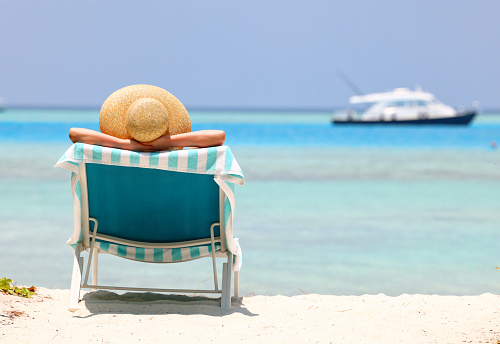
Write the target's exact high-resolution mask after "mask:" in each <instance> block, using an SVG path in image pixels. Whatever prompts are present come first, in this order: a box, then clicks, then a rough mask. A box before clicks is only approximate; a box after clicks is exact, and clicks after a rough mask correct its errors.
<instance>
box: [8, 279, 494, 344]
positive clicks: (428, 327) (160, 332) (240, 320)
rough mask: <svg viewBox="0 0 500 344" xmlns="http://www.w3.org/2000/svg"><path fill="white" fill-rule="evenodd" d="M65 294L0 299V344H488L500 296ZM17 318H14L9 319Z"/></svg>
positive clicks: (48, 292)
mask: <svg viewBox="0 0 500 344" xmlns="http://www.w3.org/2000/svg"><path fill="white" fill-rule="evenodd" d="M68 297H69V291H68V290H49V289H43V288H39V289H38V290H37V295H35V296H33V297H32V298H31V299H25V298H21V297H17V296H8V295H3V294H0V343H153V342H158V343H169V342H173V341H175V340H182V342H183V343H192V342H195V341H196V342H201V343H209V342H222V343H235V342H236V343H239V342H244V343H497V342H498V341H499V340H500V296H497V295H492V294H483V295H479V296H436V295H401V296H398V297H389V296H385V295H363V296H328V295H305V294H304V295H299V296H294V297H285V296H251V297H244V298H243V299H242V300H234V299H233V308H232V309H231V310H230V311H228V312H223V311H222V310H221V309H220V307H219V303H220V300H216V299H209V298H204V297H179V296H177V297H176V296H165V295H159V294H139V293H128V294H125V295H122V296H119V295H116V294H114V293H110V292H104V291H99V292H95V293H87V294H85V296H84V301H82V303H81V305H82V308H81V309H80V310H78V311H76V312H74V313H71V312H68V311H67V301H68ZM16 312H17V313H16Z"/></svg>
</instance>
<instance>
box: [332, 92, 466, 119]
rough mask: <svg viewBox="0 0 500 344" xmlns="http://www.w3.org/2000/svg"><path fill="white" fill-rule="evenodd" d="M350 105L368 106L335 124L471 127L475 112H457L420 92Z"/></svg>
mask: <svg viewBox="0 0 500 344" xmlns="http://www.w3.org/2000/svg"><path fill="white" fill-rule="evenodd" d="M349 101H350V103H351V104H368V105H369V107H368V108H367V109H366V111H364V112H362V113H357V112H355V111H352V110H348V111H347V112H346V113H344V114H337V115H334V116H333V119H332V122H333V123H334V124H455V125H467V124H469V123H470V122H471V121H472V119H473V118H474V116H475V115H476V111H457V110H455V109H454V108H452V107H451V106H448V105H445V104H443V103H441V102H440V101H439V100H438V99H436V97H434V95H433V94H431V93H429V92H424V91H422V90H420V89H417V90H415V91H412V90H410V89H408V88H396V89H395V90H393V91H390V92H382V93H371V94H366V95H358V96H353V97H351V98H350V99H349Z"/></svg>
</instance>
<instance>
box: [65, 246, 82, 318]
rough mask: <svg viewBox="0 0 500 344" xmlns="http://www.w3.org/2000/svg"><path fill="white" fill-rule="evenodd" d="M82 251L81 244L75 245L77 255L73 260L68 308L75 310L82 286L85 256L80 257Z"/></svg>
mask: <svg viewBox="0 0 500 344" xmlns="http://www.w3.org/2000/svg"><path fill="white" fill-rule="evenodd" d="M81 252H82V246H81V244H77V245H76V247H75V256H74V260H73V273H72V275H71V290H70V294H69V307H68V310H69V311H71V312H74V311H76V310H78V302H79V301H80V287H81V284H82V265H83V264H82V263H83V258H82V257H80V254H81Z"/></svg>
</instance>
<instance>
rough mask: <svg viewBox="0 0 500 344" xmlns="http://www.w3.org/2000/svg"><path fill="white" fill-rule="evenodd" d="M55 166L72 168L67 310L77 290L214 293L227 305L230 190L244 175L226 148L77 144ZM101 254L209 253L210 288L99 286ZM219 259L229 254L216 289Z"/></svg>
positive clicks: (160, 259) (232, 256)
mask: <svg viewBox="0 0 500 344" xmlns="http://www.w3.org/2000/svg"><path fill="white" fill-rule="evenodd" d="M56 166H57V167H62V168H65V169H67V170H69V171H71V172H72V173H71V188H72V192H73V205H74V214H75V225H74V231H73V235H72V237H71V238H70V239H69V240H68V244H69V245H70V246H71V247H72V248H73V250H74V264H73V274H72V279H71V292H70V294H71V295H70V302H69V310H71V311H74V310H76V309H78V303H79V301H80V289H81V288H89V289H111V290H135V291H157V292H167V293H220V294H221V307H222V308H223V309H224V310H228V309H229V308H230V307H231V280H232V278H231V277H232V272H234V295H235V296H236V297H238V288H239V287H238V281H239V277H238V275H239V270H240V267H241V259H240V258H241V249H240V246H239V241H238V239H236V238H234V237H233V228H232V221H233V212H234V202H235V199H234V193H233V190H234V185H235V184H237V185H243V184H244V177H243V174H242V172H241V169H240V167H239V165H238V163H237V162H236V160H235V159H234V157H233V155H232V153H231V150H230V149H229V147H227V146H221V147H212V148H204V149H189V150H187V149H186V150H179V151H169V152H154V153H138V152H132V151H126V150H120V149H114V148H106V147H100V146H93V145H88V144H82V143H76V144H74V145H73V146H71V147H70V148H69V149H68V150H67V151H66V153H65V154H64V155H63V156H62V157H61V159H60V160H59V161H58V163H57V164H56ZM86 250H89V251H90V252H89V255H88V262H87V264H86V267H85V269H84V261H83V260H84V258H83V257H82V255H81V253H82V252H83V251H86ZM100 253H109V254H113V255H115V256H118V257H123V258H126V259H132V260H136V261H141V262H147V263H180V262H186V261H190V260H193V259H198V258H203V257H207V258H211V259H212V262H213V275H214V289H209V290H181V289H158V288H134V287H124V286H106V285H99V284H98V283H97V267H98V256H99V254H100ZM217 257H224V258H226V259H227V262H225V263H223V268H222V286H221V288H219V283H218V279H217V268H216V258H217ZM91 267H92V283H89V274H90V269H91ZM82 280H83V282H82Z"/></svg>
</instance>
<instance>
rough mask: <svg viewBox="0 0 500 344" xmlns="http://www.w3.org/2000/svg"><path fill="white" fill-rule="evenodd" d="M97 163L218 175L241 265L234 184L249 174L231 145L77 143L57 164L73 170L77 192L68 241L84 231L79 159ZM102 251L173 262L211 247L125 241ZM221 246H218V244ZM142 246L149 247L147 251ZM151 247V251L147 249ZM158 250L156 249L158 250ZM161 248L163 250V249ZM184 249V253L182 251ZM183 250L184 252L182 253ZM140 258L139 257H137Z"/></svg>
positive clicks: (230, 240) (229, 239) (229, 236)
mask: <svg viewBox="0 0 500 344" xmlns="http://www.w3.org/2000/svg"><path fill="white" fill-rule="evenodd" d="M82 162H83V163H94V164H105V165H115V166H129V167H142V168H154V169H161V170H167V171H177V172H187V173H198V174H209V175H213V176H214V180H215V182H216V183H217V184H218V185H219V186H220V188H221V189H222V191H223V192H224V194H225V201H224V209H225V211H224V221H225V230H226V245H227V248H228V249H229V251H230V252H231V253H233V254H234V255H235V262H234V263H235V264H233V266H234V269H235V270H239V269H240V267H241V248H240V245H239V243H238V239H236V238H234V236H233V210H234V204H235V197H234V184H237V185H241V186H243V185H244V184H245V178H244V176H243V172H242V171H241V168H240V166H239V165H238V162H237V161H236V159H235V158H234V156H233V154H232V152H231V149H230V148H229V147H227V146H219V147H210V148H200V149H183V150H177V151H164V152H152V153H142V152H134V151H128V150H121V149H117V148H108V147H101V146H95V145H89V144H84V143H75V144H74V145H72V146H71V147H70V148H69V149H68V150H67V151H66V153H64V155H63V156H62V157H61V158H60V159H59V161H58V162H57V163H56V165H55V167H61V168H64V169H67V170H69V171H71V172H72V174H71V175H72V177H71V189H72V192H73V205H74V212H75V224H74V231H73V235H72V236H71V238H70V239H69V240H68V242H67V243H68V244H69V245H71V246H72V247H75V245H76V244H77V243H81V242H82V234H81V221H80V219H81V193H80V185H79V184H80V183H79V180H80V176H79V169H78V164H79V163H82ZM98 246H99V248H100V250H101V251H105V252H109V253H112V254H115V255H118V256H123V257H125V258H130V259H135V260H141V261H148V262H172V261H183V260H190V259H194V258H198V257H200V256H204V255H209V254H211V247H210V248H209V249H207V248H206V247H201V246H200V248H199V249H198V250H196V249H189V248H186V249H181V250H180V251H179V253H176V252H177V250H179V249H162V250H157V249H139V248H133V247H129V246H124V245H116V244H110V245H106V244H104V243H102V242H98ZM87 248H88V247H84V249H87ZM216 249H217V248H216ZM138 250H146V252H144V254H142V253H139V254H138V252H142V251H138ZM149 250H151V252H147V251H149ZM154 250H155V251H154ZM160 251H161V252H160ZM180 252H182V254H180ZM179 254H180V255H179ZM137 258H139V259H137Z"/></svg>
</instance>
